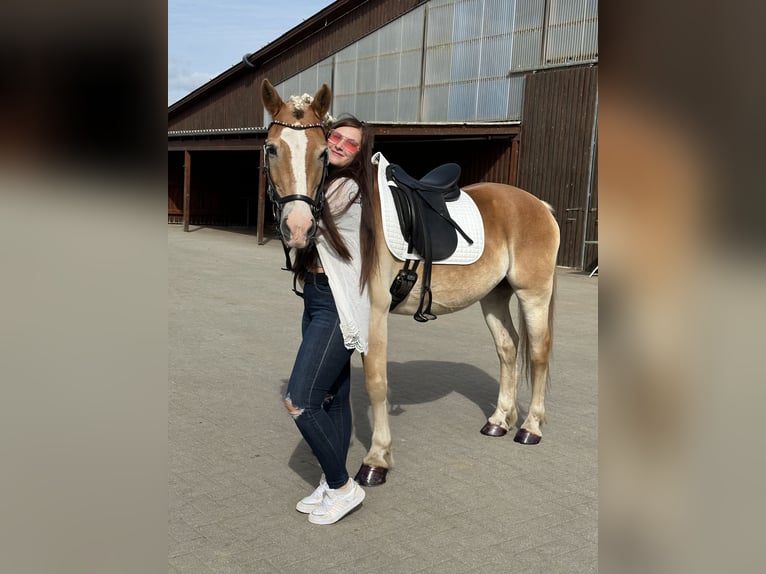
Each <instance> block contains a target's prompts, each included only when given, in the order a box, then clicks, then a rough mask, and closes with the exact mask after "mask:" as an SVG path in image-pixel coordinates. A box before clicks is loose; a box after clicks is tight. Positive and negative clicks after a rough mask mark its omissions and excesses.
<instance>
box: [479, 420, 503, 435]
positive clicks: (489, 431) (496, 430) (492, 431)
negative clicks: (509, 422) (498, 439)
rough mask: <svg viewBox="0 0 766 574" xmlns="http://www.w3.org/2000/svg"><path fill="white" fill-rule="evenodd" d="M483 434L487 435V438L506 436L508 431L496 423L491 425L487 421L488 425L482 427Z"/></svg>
mask: <svg viewBox="0 0 766 574" xmlns="http://www.w3.org/2000/svg"><path fill="white" fill-rule="evenodd" d="M480 432H481V434H484V435H487V436H505V433H507V432H508V431H507V430H506V429H504V428H503V427H501V426H500V425H496V424H494V423H491V422H489V421H487V424H485V425H484V426H483V427H481V431H480Z"/></svg>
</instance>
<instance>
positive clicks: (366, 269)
mask: <svg viewBox="0 0 766 574" xmlns="http://www.w3.org/2000/svg"><path fill="white" fill-rule="evenodd" d="M341 127H352V128H356V129H358V130H360V131H361V133H362V141H360V142H359V152H358V153H357V154H356V156H354V159H353V160H351V163H349V164H348V165H346V166H343V167H335V166H332V165H330V166H329V171H328V173H327V181H326V182H325V191H327V189H328V188H329V187H330V185H331V184H332V183H333V182H334V181H335V180H337V179H340V178H348V179H352V180H354V181H355V182H356V184H357V185H358V186H359V192H358V197H359V200H360V202H361V205H362V220H361V225H360V227H359V245H360V251H361V256H362V272H361V276H360V278H359V289H360V290H361V289H363V288H364V285H365V284H366V283H367V281H368V280H369V277H370V274H371V272H372V269H374V268H375V267H376V266H377V252H376V250H375V229H374V225H373V222H374V217H373V214H374V212H373V208H374V206H373V205H372V201H373V197H372V191H373V187H372V186H373V182H372V177H373V169H372V164H371V163H370V159H371V158H372V134H371V133H370V128H369V126H367V124H365V123H364V122H362V121H360V120H359V119H357V118H356V117H354V116H352V115H350V114H344V115H342V116H340V117H339V118H338V119H337V120H336V121H334V122H333V123H332V125H331V126H330V129H335V128H341ZM355 200H356V198H354V201H355ZM321 218H322V223H323V227H324V231H325V233H326V234H327V239H328V241H329V243H330V245H331V246H332V248H333V249H334V250H335V252H336V253H337V254H338V255H339V256H340V257H341V258H342V259H345V260H346V261H348V260H350V259H351V254H350V253H349V251H348V248H347V247H346V244H345V242H344V241H343V238H342V237H341V236H340V233H339V232H338V228H337V226H336V225H335V217H334V216H333V215H332V213H331V212H330V207H329V206H328V204H327V202H325V204H324V208H323V209H322V214H321ZM316 260H317V251H316V244H315V243H313V242H312V244H311V245H309V246H308V247H306V248H305V249H299V250H298V251H297V253H296V257H295V273H296V274H297V275H298V276H299V277H300V278H303V275H304V273H305V272H306V271H307V270H308V269H309V268H311V267H313V266H314V265H315V263H316Z"/></svg>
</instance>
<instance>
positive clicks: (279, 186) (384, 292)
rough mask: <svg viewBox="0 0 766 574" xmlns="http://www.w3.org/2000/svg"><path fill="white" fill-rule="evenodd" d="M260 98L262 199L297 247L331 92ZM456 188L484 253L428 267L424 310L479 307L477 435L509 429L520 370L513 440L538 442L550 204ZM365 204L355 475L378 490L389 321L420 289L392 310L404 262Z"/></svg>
mask: <svg viewBox="0 0 766 574" xmlns="http://www.w3.org/2000/svg"><path fill="white" fill-rule="evenodd" d="M261 99H262V101H263V104H264V107H265V108H266V110H267V111H268V112H269V113H270V114H271V117H272V122H271V125H270V126H269V128H268V135H267V140H266V144H265V150H264V154H265V158H266V162H267V165H268V177H269V183H268V185H269V187H270V188H271V190H270V196H271V197H272V198H273V201H274V202H275V205H277V206H278V208H279V209H280V214H279V220H280V221H279V228H280V230H281V232H282V239H283V242H284V243H285V245H286V246H287V247H286V249H287V248H292V247H296V248H302V247H305V246H306V245H308V242H309V241H311V238H312V236H313V234H314V233H315V232H316V220H317V218H318V214H319V213H320V211H319V208H320V206H321V204H322V201H323V197H322V193H323V190H322V182H323V180H324V174H325V173H326V169H327V160H326V157H327V156H326V153H327V152H326V142H325V140H324V131H323V129H321V128H322V126H323V125H324V123H323V120H324V119H325V115H326V114H327V111H328V109H329V106H330V89H329V87H328V86H327V85H326V84H324V85H323V86H322V87H321V88H319V90H318V91H317V92H316V94H315V96H314V97H313V99H312V98H307V97H306V96H304V97H303V99H302V100H301V99H297V98H296V97H295V96H293V97H291V98H290V99H289V100H288V102H284V101H283V100H282V98H281V97H280V96H279V94H278V93H277V91H276V89H275V88H274V86H273V85H272V84H271V83H270V82H269V81H268V80H264V81H263V82H262V85H261ZM296 102H298V104H297V109H296ZM309 102H310V103H309ZM462 190H463V191H464V192H465V193H466V194H468V195H469V196H470V197H471V198H472V199H473V201H474V203H475V204H476V206H477V207H478V210H479V212H480V213H481V217H482V220H483V227H484V250H483V252H482V254H481V256H480V257H479V258H478V259H477V260H476V261H475V262H473V263H471V264H467V265H445V264H439V263H438V262H434V263H433V267H432V272H431V311H432V312H433V313H435V314H445V313H453V312H455V311H459V310H461V309H465V308H466V307H469V306H471V305H473V304H474V303H476V302H479V303H480V306H481V310H482V313H483V315H484V320H485V322H486V324H487V327H488V328H489V331H490V333H491V334H492V337H493V340H494V343H495V350H496V352H497V356H498V359H499V361H500V377H499V392H498V397H497V406H496V408H495V411H494V412H493V413H492V415H491V416H490V417H489V418H488V419H487V421H486V423H485V424H484V426H483V427H482V428H481V430H480V432H481V433H482V434H484V435H486V436H490V437H500V436H504V435H505V434H506V433H507V432H508V431H509V430H510V429H512V428H513V427H514V426H515V425H516V422H517V418H518V412H517V401H516V388H517V383H518V379H519V374H520V373H524V374H525V375H526V377H527V378H528V379H529V380H531V385H532V396H531V401H530V406H529V411H528V414H527V417H526V419H525V420H524V422H523V423H522V424H521V426H520V427H519V428H518V431H517V432H516V434H515V437H514V441H515V442H518V443H521V444H527V445H532V444H537V443H539V442H540V440H541V438H542V431H541V426H542V425H543V424H544V423H545V391H546V387H547V385H548V383H549V381H550V371H549V359H550V355H551V349H552V345H553V318H554V302H555V291H556V257H557V254H558V248H559V241H560V232H559V227H558V224H557V223H556V220H555V218H554V216H553V209H552V207H551V206H550V205H548V204H547V203H545V202H544V201H542V200H540V199H538V198H537V197H535V196H534V195H532V194H530V193H528V192H526V191H524V190H522V189H519V188H517V187H513V186H510V185H505V184H500V183H487V182H481V183H474V184H471V185H467V186H464V187H462ZM373 193H374V194H375V195H376V197H375V198H374V199H375V200H377V199H379V196H378V194H379V193H380V190H379V188H378V183H377V178H376V181H375V184H374V187H373ZM373 205H376V206H378V208H377V210H376V213H375V214H374V216H375V221H376V230H377V231H376V237H375V250H376V253H377V257H378V265H377V268H376V269H375V270H373V273H372V275H371V277H370V280H369V283H368V290H369V296H370V327H369V344H368V351H367V353H366V354H364V355H363V356H362V363H363V367H364V379H365V388H366V390H367V394H368V396H369V400H370V406H371V414H372V437H371V444H370V448H369V450H368V452H367V454H366V456H365V457H364V460H363V462H362V465H361V467H360V468H359V471H358V472H357V474H356V476H355V480H356V481H357V482H358V483H359V484H362V485H364V486H376V485H379V484H383V483H384V482H385V481H386V477H387V474H388V471H389V469H391V468H392V466H393V455H392V450H391V442H392V441H391V431H390V427H389V421H388V408H389V407H388V397H387V395H388V380H387V372H386V366H387V345H388V315H389V313H390V312H393V313H396V314H412V313H413V312H415V310H416V309H417V308H418V301H419V299H420V290H421V287H420V286H419V285H415V287H414V288H413V289H412V291H411V292H410V293H409V295H408V296H407V297H406V298H405V299H404V300H403V301H401V303H400V304H399V305H397V306H396V307H395V308H394V309H393V311H392V310H391V309H390V307H391V300H392V295H391V285H392V282H393V281H394V279H395V277H396V276H397V273H398V271H399V268H400V267H401V266H402V261H400V260H398V259H397V258H395V257H394V255H392V254H391V252H390V250H389V249H388V246H387V245H386V242H385V238H384V233H383V223H382V214H381V210H380V206H379V202H378V201H373ZM514 294H515V295H516V298H517V300H518V308H519V313H518V315H519V328H518V330H517V329H516V326H515V325H514V322H513V319H512V317H511V310H510V303H511V298H512V296H513V295H514Z"/></svg>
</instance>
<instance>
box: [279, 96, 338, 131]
mask: <svg viewBox="0 0 766 574" xmlns="http://www.w3.org/2000/svg"><path fill="white" fill-rule="evenodd" d="M313 101H314V98H313V96H310V95H308V94H303V95H302V96H290V98H289V99H288V102H289V104H290V106H291V107H292V109H293V117H294V118H296V119H298V120H299V119H301V118H302V117H303V114H304V112H305V111H306V106H310V105H311V102H313ZM320 121H321V122H322V124H323V125H324V126H329V125H330V124H331V123H333V122H334V121H335V118H333V117H332V116H331V115H330V113H329V112H327V113H326V114H325V115H324V117H323V118H322V119H321V120H320ZM295 125H300V124H299V123H298V122H295Z"/></svg>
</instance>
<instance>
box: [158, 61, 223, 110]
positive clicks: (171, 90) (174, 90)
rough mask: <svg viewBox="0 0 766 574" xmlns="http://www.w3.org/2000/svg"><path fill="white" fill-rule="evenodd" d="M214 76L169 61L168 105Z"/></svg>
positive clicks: (183, 64) (182, 63)
mask: <svg viewBox="0 0 766 574" xmlns="http://www.w3.org/2000/svg"><path fill="white" fill-rule="evenodd" d="M214 76H215V74H211V73H209V72H200V71H197V70H192V69H190V65H189V63H187V62H181V61H179V60H177V59H171V60H170V61H169V62H168V105H170V104H172V103H173V102H175V101H178V100H179V99H181V98H182V97H184V96H185V95H187V94H188V93H190V92H192V91H194V90H196V89H197V88H199V87H200V86H201V85H203V84H205V83H206V82H209V81H210V80H211V79H213V77H214Z"/></svg>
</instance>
